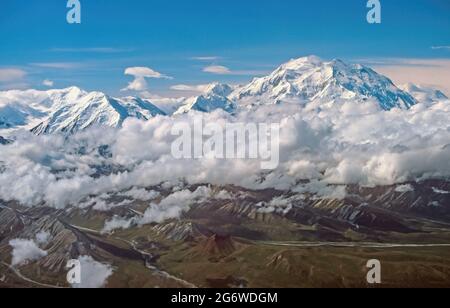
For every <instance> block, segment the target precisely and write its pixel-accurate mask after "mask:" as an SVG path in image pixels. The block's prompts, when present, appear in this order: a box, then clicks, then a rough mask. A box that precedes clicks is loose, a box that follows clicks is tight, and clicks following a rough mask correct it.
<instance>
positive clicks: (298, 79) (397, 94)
mask: <svg viewBox="0 0 450 308" xmlns="http://www.w3.org/2000/svg"><path fill="white" fill-rule="evenodd" d="M229 98H230V99H232V100H234V101H237V102H239V103H240V104H241V105H244V106H246V105H247V106H249V105H250V106H253V105H261V104H276V103H282V102H286V103H300V104H302V105H306V104H308V103H310V102H314V103H318V102H319V103H320V102H321V103H324V104H327V103H332V102H339V101H342V100H353V101H358V102H366V101H369V100H375V101H377V102H378V103H379V105H380V107H381V108H383V109H385V110H390V109H392V108H395V107H397V108H409V107H411V106H412V105H414V104H416V103H417V102H416V100H415V99H414V98H413V97H412V96H411V95H409V94H408V93H406V92H404V91H402V90H400V89H398V88H397V87H396V86H395V85H394V84H393V82H392V81H391V80H389V79H388V78H386V77H385V76H382V75H380V74H378V73H376V72H375V71H373V70H372V69H370V68H368V67H365V66H363V65H355V64H347V63H345V62H343V61H341V60H332V61H328V62H326V61H323V60H321V59H320V58H318V57H315V56H309V57H303V58H299V59H294V60H291V61H289V62H287V63H285V64H283V65H281V66H280V67H279V68H277V69H276V70H275V71H274V72H273V73H271V74H270V75H268V76H266V77H262V78H256V79H254V80H253V81H252V82H251V83H250V84H248V85H247V86H244V87H241V88H239V89H237V90H236V91H234V92H233V93H232V94H231V95H230V97H229Z"/></svg>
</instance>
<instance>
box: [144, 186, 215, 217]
mask: <svg viewBox="0 0 450 308" xmlns="http://www.w3.org/2000/svg"><path fill="white" fill-rule="evenodd" d="M211 194H212V192H211V189H210V188H208V187H205V186H201V187H199V188H197V190H195V191H194V192H191V191H190V190H181V191H177V192H174V193H173V194H171V195H169V196H167V197H166V198H164V199H163V200H162V201H161V202H160V203H158V204H152V205H150V207H149V208H148V209H147V210H146V211H145V213H144V217H142V219H141V220H140V221H139V224H142V225H145V224H150V223H154V222H156V223H161V222H163V221H165V220H167V219H172V218H179V217H180V215H181V213H182V212H184V211H187V210H189V207H190V205H191V204H192V203H193V202H201V201H203V200H206V199H207V198H208V197H211Z"/></svg>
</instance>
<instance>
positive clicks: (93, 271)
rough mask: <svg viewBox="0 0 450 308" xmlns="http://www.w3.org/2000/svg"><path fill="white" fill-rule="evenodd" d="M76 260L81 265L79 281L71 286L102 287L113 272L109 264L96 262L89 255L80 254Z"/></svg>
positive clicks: (84, 287)
mask: <svg viewBox="0 0 450 308" xmlns="http://www.w3.org/2000/svg"><path fill="white" fill-rule="evenodd" d="M78 261H80V266H81V283H79V284H73V285H72V287H73V288H81V289H95V288H102V287H104V286H105V285H106V283H107V282H108V278H109V277H110V276H111V275H112V274H113V268H112V267H111V265H109V264H103V263H100V262H97V261H95V260H94V259H93V258H92V257H91V256H80V257H79V258H78Z"/></svg>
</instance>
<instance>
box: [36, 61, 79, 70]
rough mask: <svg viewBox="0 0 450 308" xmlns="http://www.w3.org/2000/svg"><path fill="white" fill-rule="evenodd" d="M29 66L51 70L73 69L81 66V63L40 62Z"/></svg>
mask: <svg viewBox="0 0 450 308" xmlns="http://www.w3.org/2000/svg"><path fill="white" fill-rule="evenodd" d="M31 65H32V66H36V67H41V68H52V69H74V68H79V67H81V66H82V64H81V63H77V62H42V63H31Z"/></svg>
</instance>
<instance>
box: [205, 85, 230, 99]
mask: <svg viewBox="0 0 450 308" xmlns="http://www.w3.org/2000/svg"><path fill="white" fill-rule="evenodd" d="M231 92H233V88H232V87H231V86H229V85H227V84H223V83H218V82H214V83H211V84H210V85H208V86H207V87H206V88H205V91H204V95H219V96H223V97H226V96H228V95H230V94H231Z"/></svg>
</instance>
